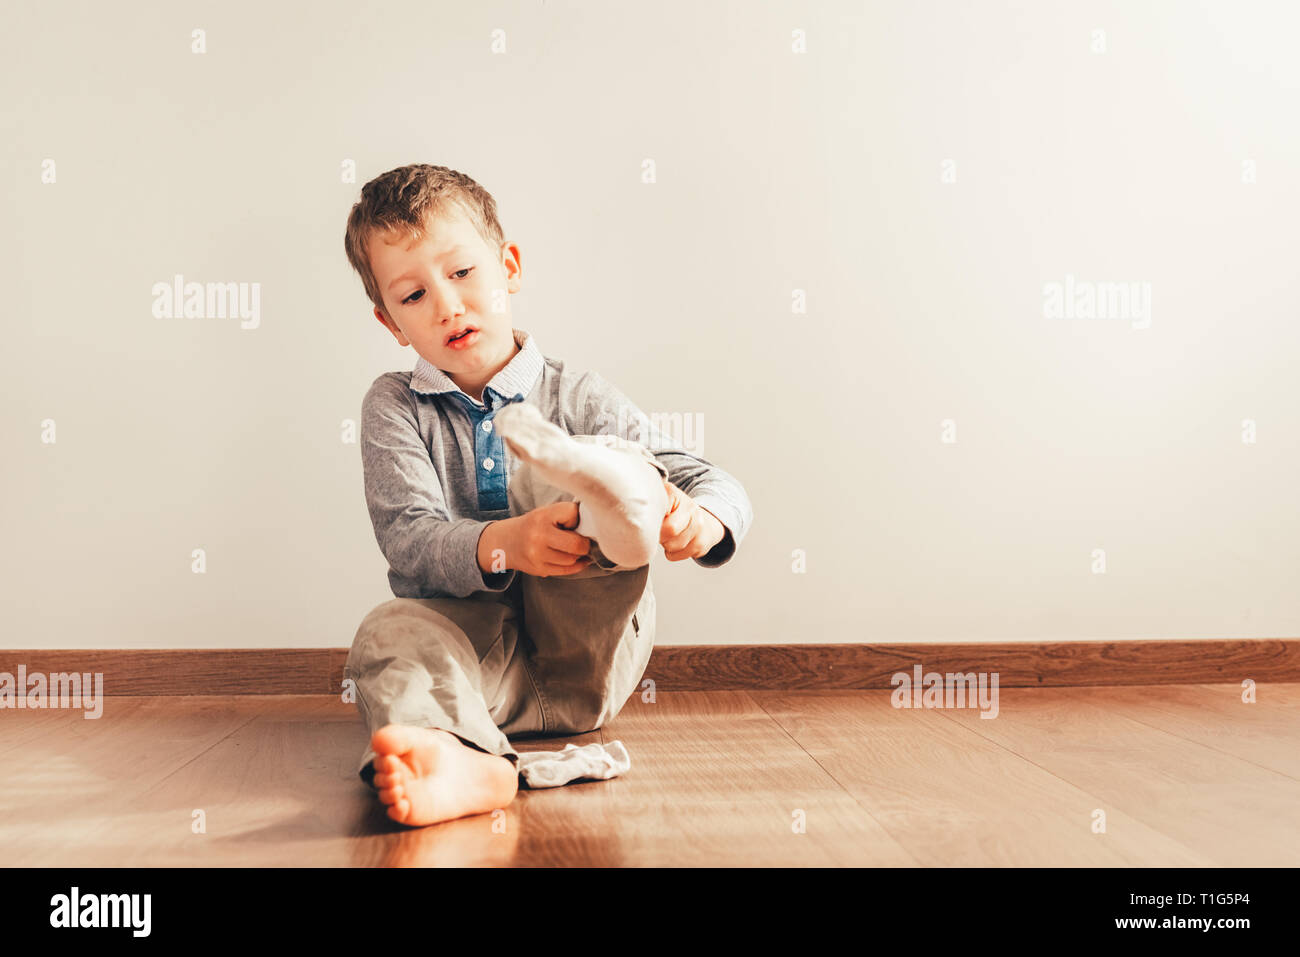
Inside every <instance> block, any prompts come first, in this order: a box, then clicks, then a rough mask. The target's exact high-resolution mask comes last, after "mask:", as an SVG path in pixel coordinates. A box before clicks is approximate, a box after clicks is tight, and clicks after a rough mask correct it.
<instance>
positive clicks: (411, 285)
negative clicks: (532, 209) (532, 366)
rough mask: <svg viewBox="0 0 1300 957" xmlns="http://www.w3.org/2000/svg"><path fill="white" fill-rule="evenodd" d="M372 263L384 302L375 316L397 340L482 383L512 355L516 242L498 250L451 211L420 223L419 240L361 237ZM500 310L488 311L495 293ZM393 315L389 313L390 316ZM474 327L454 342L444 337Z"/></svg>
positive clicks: (455, 374) (459, 377)
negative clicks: (511, 307) (498, 293)
mask: <svg viewBox="0 0 1300 957" xmlns="http://www.w3.org/2000/svg"><path fill="white" fill-rule="evenodd" d="M366 251H367V252H368V254H369V256H370V268H371V269H373V270H374V273H375V280H376V281H377V282H378V284H379V290H380V293H381V295H382V296H383V299H384V311H386V312H387V313H388V316H387V317H386V316H385V315H384V311H381V310H380V309H379V308H377V307H376V309H375V318H377V319H378V320H379V321H380V322H381V323H383V325H384V327H385V328H386V329H388V330H389V331H390V332H391V333H392V334H393V335H394V337H396V339H397V342H398V344H399V345H403V346H407V345H409V346H414V347H415V351H416V352H417V353H419V354H420V355H421V356H423V357H424V359H426V360H427V361H428V362H429V363H430V364H431V365H433V366H434V367H436V368H438V369H441V370H442V371H444V372H446V373H447V374H448V375H449V376H450V377H451V379H452V381H453V382H455V383H456V384H457V385H460V386H461V388H465V385H462V381H463V382H464V383H466V384H469V385H472V386H473V387H476V388H479V389H481V388H482V385H483V384H484V383H486V382H487V381H488V379H490V378H491V377H492V375H494V374H495V373H496V372H497V371H498V370H500V369H501V368H503V367H504V366H505V364H506V363H507V362H509V361H510V358H511V357H512V356H513V355H514V353H515V340H514V331H513V327H512V324H511V319H510V298H509V296H507V295H505V294H504V292H510V293H515V292H518V291H519V272H520V269H519V247H518V246H517V245H515V244H514V243H511V242H505V243H502V245H501V248H500V249H499V250H494V249H492V248H491V247H490V246H489V245H488V244H487V243H485V242H484V241H483V237H482V236H480V235H479V234H478V230H476V229H475V228H474V226H473V224H472V223H470V222H469V220H467V219H465V218H464V217H463V216H462V215H460V214H459V212H457V213H456V214H455V215H454V216H451V215H449V216H447V217H445V218H436V217H433V216H430V217H429V218H428V220H427V221H426V222H425V230H424V237H423V238H422V239H421V240H419V241H418V242H414V243H413V242H411V241H410V240H405V239H403V240H399V241H397V242H396V243H390V242H388V241H386V239H385V237H383V236H380V235H377V234H376V235H372V236H371V237H370V238H369V239H368V240H367V242H366ZM498 289H499V290H503V294H502V295H500V297H499V302H500V306H501V309H502V311H501V312H493V311H492V305H493V296H492V294H493V290H498ZM390 317H391V318H390ZM466 329H473V330H475V331H474V332H471V333H470V334H469V335H468V336H466V337H464V339H462V340H461V341H459V342H449V341H448V340H449V338H450V337H451V336H452V335H454V334H456V333H458V332H463V331H464V330H466Z"/></svg>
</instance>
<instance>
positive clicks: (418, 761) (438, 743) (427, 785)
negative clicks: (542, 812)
mask: <svg viewBox="0 0 1300 957" xmlns="http://www.w3.org/2000/svg"><path fill="white" fill-rule="evenodd" d="M370 746H371V747H372V748H374V750H375V758H374V760H373V761H371V762H370V763H371V765H373V767H374V769H375V782H374V783H375V787H376V788H377V789H378V790H379V800H380V801H382V802H383V803H385V804H387V805H388V806H389V807H388V816H389V817H391V818H392V819H393V820H394V821H397V822H398V823H399V824H409V825H411V826H412V827H418V826H421V825H424V824H437V823H438V822H439V821H450V820H451V819H452V818H457V817H465V816H466V815H468V814H483V813H485V812H487V811H492V810H495V809H496V808H504V807H505V806H506V805H507V804H509V803H510V802H511V801H513V800H514V797H515V794H516V793H517V792H518V790H519V772H518V771H517V770H516V768H515V766H514V765H513V764H512V763H511V762H510V759H509V758H506V757H503V756H502V755H499V754H488V753H486V752H484V751H479V750H477V749H476V748H471V747H469V746H468V745H466V744H464V743H463V742H462V741H461V740H460V738H458V737H456V736H455V735H454V734H452V733H451V732H450V731H442V730H438V729H430V728H412V727H407V726H406V725H400V724H389V725H385V726H384V727H382V728H380V729H379V730H378V731H376V732H375V733H374V735H373V736H371V738H370Z"/></svg>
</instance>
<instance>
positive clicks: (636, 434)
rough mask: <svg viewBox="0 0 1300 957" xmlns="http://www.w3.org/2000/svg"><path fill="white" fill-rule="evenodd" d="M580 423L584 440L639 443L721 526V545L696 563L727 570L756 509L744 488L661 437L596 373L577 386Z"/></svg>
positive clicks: (696, 456) (626, 400) (668, 439)
mask: <svg viewBox="0 0 1300 957" xmlns="http://www.w3.org/2000/svg"><path fill="white" fill-rule="evenodd" d="M577 394H578V408H579V413H578V415H577V421H578V422H579V423H580V425H579V428H580V430H581V434H584V435H618V436H620V437H622V438H624V439H628V440H629V441H632V442H639V443H641V444H642V445H644V446H645V447H646V448H647V449H649V450H650V451H651V452H652V453H653V454H654V457H655V458H656V459H658V460H659V462H661V463H662V464H663V466H664V467H665V468H666V469H668V480H669V481H670V482H672V483H673V484H674V485H676V486H677V487H678V488H679V489H681V490H682V491H683V492H685V493H686V494H687V495H689V496H690V497H691V499H693V500H694V501H695V503H696V504H697V505H699V506H700V507H702V508H704V509H707V510H708V511H709V512H711V513H713V515H714V516H715V517H716V518H717V519H718V521H719V522H721V523H722V526H723V528H724V529H725V534H724V535H723V538H722V541H720V542H718V544H717V545H715V546H714V547H713V548H712V549H711V550H710V551H709V553H708V554H706V555H701V556H699V557H697V558H695V559H694V561H695V563H696V564H698V565H702V566H703V567H705V568H716V567H718V566H719V565H725V564H726V563H727V562H728V561H730V560H731V558H732V556H733V555H735V553H736V549H737V548H739V547H740V543H741V542H742V541H743V540H744V538H745V535H746V534H747V533H748V532H749V528H750V525H751V524H752V523H753V520H754V510H753V506H752V505H751V503H750V501H749V496H748V494H746V492H745V488H744V486H743V485H741V484H740V482H739V481H738V480H737V479H736V478H735V477H734V476H732V475H730V474H729V473H727V472H725V471H723V470H722V469H720V468H719V467H718V466H716V465H714V464H713V463H712V462H710V461H709V460H708V459H703V458H700V457H699V456H698V455H694V454H692V453H691V452H688V451H686V450H685V449H683V448H680V447H679V446H677V445H676V444H674V443H673V442H672V441H671V440H670V438H669V437H668V436H665V435H663V433H662V432H660V431H659V430H658V429H657V428H655V426H654V424H653V423H652V422H651V421H650V417H649V416H647V415H646V414H645V413H644V412H642V411H641V410H640V409H639V408H638V407H637V406H636V404H635V403H634V402H632V400H631V399H629V398H628V397H627V396H626V395H624V394H623V393H622V392H621V391H619V390H618V389H617V388H616V387H615V386H614V385H613V384H612V383H610V382H609V381H608V380H606V379H605V378H604V377H602V376H601V375H600V374H599V373H597V372H587V373H585V374H584V375H583V376H582V378H581V379H580V380H579V383H578V389H577Z"/></svg>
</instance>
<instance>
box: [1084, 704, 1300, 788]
mask: <svg viewBox="0 0 1300 957" xmlns="http://www.w3.org/2000/svg"><path fill="white" fill-rule="evenodd" d="M1241 692H1242V689H1241V686H1240V685H1238V684H1230V685H1161V686H1158V687H1150V688H1079V689H1077V691H1076V694H1078V695H1079V697H1080V699H1081V700H1084V701H1090V702H1093V703H1099V704H1101V705H1102V706H1104V707H1106V708H1108V709H1110V710H1111V711H1113V712H1115V713H1116V714H1123V715H1125V716H1126V717H1129V718H1132V719H1133V720H1134V721H1140V722H1142V723H1143V724H1145V725H1148V726H1150V727H1153V728H1158V729H1160V730H1161V731H1165V732H1168V733H1169V734H1173V735H1177V736H1178V737H1180V738H1184V739H1186V740H1188V741H1194V742H1196V743H1197V744H1203V745H1205V746H1206V747H1208V748H1214V749H1215V750H1216V751H1220V752H1223V753H1224V754H1230V755H1233V756H1235V757H1238V758H1241V759H1242V760H1243V761H1249V762H1250V763H1251V764H1254V765H1256V766H1258V767H1261V768H1268V769H1269V770H1272V771H1277V772H1278V773H1280V774H1285V775H1286V776H1287V777H1289V778H1293V779H1295V780H1300V684H1268V685H1258V686H1257V690H1256V701H1255V702H1254V703H1253V704H1246V703H1244V702H1243V701H1242V700H1241Z"/></svg>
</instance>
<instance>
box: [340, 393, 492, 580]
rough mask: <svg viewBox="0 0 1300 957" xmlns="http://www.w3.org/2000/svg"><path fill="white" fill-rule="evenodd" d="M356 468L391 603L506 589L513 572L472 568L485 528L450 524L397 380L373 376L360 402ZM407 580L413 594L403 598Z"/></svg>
mask: <svg viewBox="0 0 1300 957" xmlns="http://www.w3.org/2000/svg"><path fill="white" fill-rule="evenodd" d="M361 464H362V471H363V473H364V476H365V490H366V505H367V507H368V508H369V510H370V521H371V523H372V524H373V525H374V529H375V540H376V541H377V542H378V543H379V550H380V551H381V552H383V555H384V558H386V559H387V560H388V563H389V565H390V566H391V569H390V571H389V574H388V579H389V583H390V584H391V585H392V587H393V593H394V594H395V595H397V597H399V598H444V597H445V598H464V597H466V596H468V595H469V594H470V593H472V592H475V591H505V590H506V589H507V588H508V587H509V586H510V584H511V583H512V582H513V581H514V577H515V570H514V569H509V570H507V571H505V572H499V573H495V574H489V573H486V572H484V571H483V570H482V569H481V568H480V567H479V564H478V542H479V538H480V537H481V536H482V534H483V530H484V529H485V528H486V527H487V526H488V522H481V521H477V520H475V519H471V518H460V519H455V520H452V519H451V517H450V513H449V511H448V509H447V501H446V497H445V495H444V493H443V488H442V482H441V481H440V480H439V478H438V473H437V471H436V470H435V469H434V467H433V461H432V459H431V458H430V456H429V450H428V448H427V447H426V446H425V444H424V440H423V439H422V438H421V437H420V432H419V428H418V426H417V423H416V419H415V412H414V409H413V408H412V406H411V398H410V393H409V390H408V389H407V387H406V386H405V385H404V384H403V383H402V382H401V380H400V379H399V378H396V377H392V376H391V375H387V374H386V375H382V376H380V377H379V378H378V379H376V380H375V382H374V384H373V385H372V386H371V387H370V390H369V391H368V392H367V393H366V397H365V399H364V400H363V401H362V403H361ZM412 582H414V583H416V588H415V591H416V593H415V594H404V592H409V591H411V583H412Z"/></svg>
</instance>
